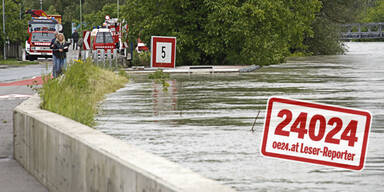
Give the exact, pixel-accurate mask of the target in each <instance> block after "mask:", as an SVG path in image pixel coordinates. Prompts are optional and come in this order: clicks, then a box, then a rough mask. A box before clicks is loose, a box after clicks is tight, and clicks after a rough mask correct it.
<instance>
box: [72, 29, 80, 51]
mask: <svg viewBox="0 0 384 192" xmlns="http://www.w3.org/2000/svg"><path fill="white" fill-rule="evenodd" d="M72 39H73V47H72V49H73V50H75V48H76V50H77V46H78V45H77V41H79V33H77V31H76V30H75V31H74V32H73V33H72Z"/></svg>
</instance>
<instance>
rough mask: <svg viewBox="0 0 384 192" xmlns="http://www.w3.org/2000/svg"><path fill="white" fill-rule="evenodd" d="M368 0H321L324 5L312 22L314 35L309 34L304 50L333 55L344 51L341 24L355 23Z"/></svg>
mask: <svg viewBox="0 0 384 192" xmlns="http://www.w3.org/2000/svg"><path fill="white" fill-rule="evenodd" d="M366 2H367V0H354V1H350V0H338V1H334V0H321V3H322V7H321V10H320V12H319V13H318V14H317V15H316V19H315V21H314V22H313V23H312V25H311V26H312V28H313V31H314V34H313V36H307V37H306V38H305V40H304V44H305V45H306V47H307V49H305V50H302V51H304V52H308V53H310V54H314V55H331V54H341V53H344V51H345V48H344V45H343V43H342V42H341V41H340V32H341V28H340V25H342V24H345V23H353V22H356V21H357V19H358V16H359V14H360V13H361V11H362V10H364V9H363V7H364V6H365V4H366Z"/></svg>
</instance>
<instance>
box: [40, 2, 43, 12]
mask: <svg viewBox="0 0 384 192" xmlns="http://www.w3.org/2000/svg"><path fill="white" fill-rule="evenodd" d="M40 10H43V0H40Z"/></svg>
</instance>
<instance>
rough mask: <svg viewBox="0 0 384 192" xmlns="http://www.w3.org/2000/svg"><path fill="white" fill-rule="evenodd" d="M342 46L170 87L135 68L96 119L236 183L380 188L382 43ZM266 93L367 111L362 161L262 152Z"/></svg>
mask: <svg viewBox="0 0 384 192" xmlns="http://www.w3.org/2000/svg"><path fill="white" fill-rule="evenodd" d="M347 46H348V47H349V52H348V53H347V54H346V55H340V56H315V57H305V58H294V59H290V60H289V61H288V62H287V63H285V64H281V65H273V66H268V67H263V68H262V69H260V70H257V71H255V72H252V73H244V74H214V75H191V76H189V75H177V76H171V79H172V80H171V81H170V82H169V83H170V87H169V88H168V91H164V90H163V89H162V87H161V85H158V84H155V83H153V82H152V81H150V80H148V78H146V77H145V76H135V77H133V79H132V80H131V82H130V83H129V84H127V86H126V87H125V88H123V89H120V90H119V91H118V92H116V93H113V94H110V95H108V96H107V98H106V100H105V101H104V103H103V104H102V106H101V113H100V114H99V116H98V117H97V124H98V125H97V126H96V128H97V129H100V130H102V131H103V132H105V133H107V134H109V135H113V136H115V137H118V138H120V139H122V140H125V141H126V142H128V143H130V144H134V145H136V146H138V147H140V148H142V149H144V150H146V151H149V152H151V153H154V154H157V155H160V156H162V157H165V158H167V159H169V160H171V161H174V162H177V163H180V164H182V165H183V166H185V167H188V168H190V169H192V170H194V171H196V172H197V173H199V174H201V175H203V176H205V177H208V178H211V179H214V180H217V181H218V182H220V183H222V184H224V185H228V186H232V187H234V188H235V189H237V190H238V191H246V192H251V191H384V149H383V148H384V43H347ZM270 96H283V97H288V98H293V99H301V100H309V101H315V102H320V103H327V104H335V105H341V106H346V107H353V108H360V109H364V110H368V111H370V112H371V113H372V115H373V121H372V130H371V134H370V138H369V141H368V152H367V159H366V165H365V168H364V170H363V171H349V170H343V169H338V168H333V167H326V166H320V165H312V164H307V163H298V162H293V161H284V160H280V159H272V158H266V157H262V156H261V155H260V144H261V134H262V129H263V121H264V119H263V117H264V115H265V105H266V103H267V99H268V97H270ZM259 110H260V111H261V112H260V117H261V118H259V119H258V121H257V123H256V125H255V130H256V131H255V132H254V133H252V132H250V131H249V130H250V128H251V126H252V123H253V120H254V118H255V116H256V114H257V112H258V111H259Z"/></svg>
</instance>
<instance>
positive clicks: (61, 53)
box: [53, 33, 70, 78]
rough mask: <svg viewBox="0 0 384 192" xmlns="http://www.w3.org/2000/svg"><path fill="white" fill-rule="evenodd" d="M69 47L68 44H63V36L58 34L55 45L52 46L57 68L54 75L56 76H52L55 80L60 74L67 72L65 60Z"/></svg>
mask: <svg viewBox="0 0 384 192" xmlns="http://www.w3.org/2000/svg"><path fill="white" fill-rule="evenodd" d="M69 45H70V43H66V42H65V37H64V35H63V34H62V33H59V34H58V35H57V39H56V41H55V43H54V44H53V54H54V55H55V57H56V63H55V66H57V68H56V73H55V74H56V76H54V77H55V78H56V77H58V76H59V75H60V74H62V73H63V71H65V70H67V63H66V58H67V52H68V47H69Z"/></svg>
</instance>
